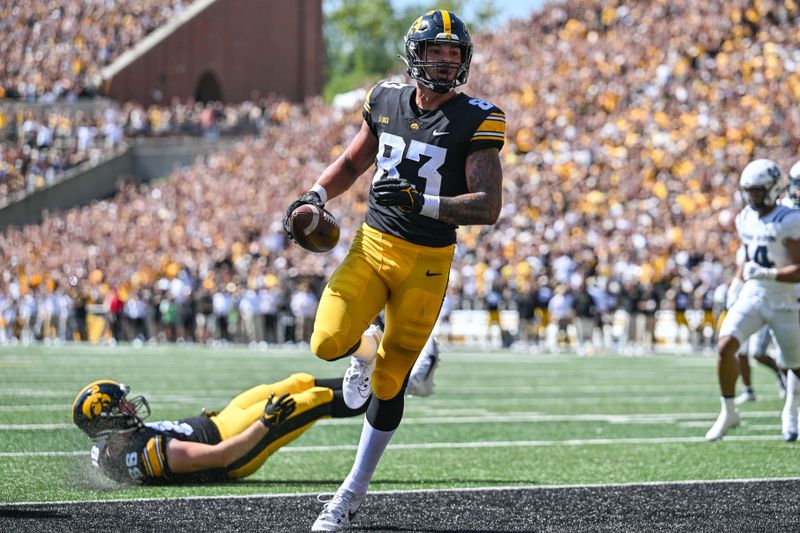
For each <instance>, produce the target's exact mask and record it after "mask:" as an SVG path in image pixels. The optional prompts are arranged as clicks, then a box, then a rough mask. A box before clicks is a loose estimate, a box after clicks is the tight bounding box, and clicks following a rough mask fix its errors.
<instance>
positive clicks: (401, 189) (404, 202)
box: [372, 178, 425, 213]
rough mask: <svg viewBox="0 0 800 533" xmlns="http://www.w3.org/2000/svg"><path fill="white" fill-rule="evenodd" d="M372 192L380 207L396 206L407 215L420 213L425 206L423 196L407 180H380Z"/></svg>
mask: <svg viewBox="0 0 800 533" xmlns="http://www.w3.org/2000/svg"><path fill="white" fill-rule="evenodd" d="M372 190H373V191H374V192H375V202H377V204H378V205H386V206H395V207H397V208H398V209H400V210H401V211H403V212H406V213H419V212H420V211H422V206H423V205H424V204H425V198H424V197H423V196H422V194H421V193H419V192H417V189H415V188H414V186H413V185H412V184H411V182H410V181H408V180H407V179H405V178H387V179H382V180H378V182H377V183H375V185H373V186H372Z"/></svg>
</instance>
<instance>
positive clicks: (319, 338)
mask: <svg viewBox="0 0 800 533" xmlns="http://www.w3.org/2000/svg"><path fill="white" fill-rule="evenodd" d="M311 351H312V352H313V353H314V355H316V356H317V357H319V358H320V359H325V360H326V361H333V360H334V359H338V358H339V357H341V355H342V352H343V351H344V350H343V349H341V348H340V347H339V343H338V342H337V341H336V337H335V336H334V335H332V334H330V333H328V332H327V331H319V330H314V333H312V334H311Z"/></svg>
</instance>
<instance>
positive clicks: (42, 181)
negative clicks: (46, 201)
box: [0, 99, 281, 205]
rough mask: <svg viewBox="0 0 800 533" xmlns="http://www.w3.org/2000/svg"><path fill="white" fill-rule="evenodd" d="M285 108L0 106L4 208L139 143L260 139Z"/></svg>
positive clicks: (267, 104) (0, 198)
mask: <svg viewBox="0 0 800 533" xmlns="http://www.w3.org/2000/svg"><path fill="white" fill-rule="evenodd" d="M280 105H281V103H280V102H275V101H274V100H273V99H261V100H259V101H258V102H250V101H246V102H242V103H240V104H223V103H222V102H208V103H202V102H180V101H177V100H176V101H174V102H172V104H171V105H169V106H161V105H150V106H147V107H144V106H142V105H140V104H136V103H125V104H123V105H121V106H120V105H118V104H116V103H114V102H109V101H102V102H101V103H99V104H98V105H95V106H90V107H86V108H81V107H71V106H41V105H11V106H0V205H2V204H3V203H4V199H13V198H15V197H18V196H19V195H20V193H22V194H24V193H30V192H32V191H35V190H37V189H41V188H42V187H45V186H47V185H51V184H53V183H55V182H57V181H59V180H61V179H63V178H64V173H65V172H67V171H68V170H70V169H72V168H74V167H76V166H78V165H81V164H83V163H85V162H96V161H98V160H100V159H102V158H103V157H105V156H107V155H109V154H113V153H114V152H115V151H116V150H117V149H119V148H120V147H121V146H124V145H126V144H128V143H130V142H133V141H135V139H138V138H142V137H148V138H153V137H167V136H169V137H204V138H207V139H216V138H219V137H221V136H234V135H243V134H258V133H259V132H260V131H261V129H262V128H263V127H264V125H265V124H266V123H267V122H268V121H269V120H270V115H271V114H272V113H274V112H279V109H278V108H279V107H280Z"/></svg>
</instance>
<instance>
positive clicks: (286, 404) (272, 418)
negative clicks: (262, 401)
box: [261, 392, 296, 429]
mask: <svg viewBox="0 0 800 533" xmlns="http://www.w3.org/2000/svg"><path fill="white" fill-rule="evenodd" d="M274 398H275V393H274V392H273V393H272V394H271V395H270V397H269V400H267V405H266V406H265V407H264V416H262V417H261V423H262V424H264V425H265V426H267V427H268V428H269V429H273V428H276V427H278V426H279V425H281V424H282V423H283V422H284V421H286V419H287V418H289V417H290V416H291V415H292V413H294V408H295V406H296V404H295V401H294V398H292V397H291V396H289V393H286V394H284V395H283V396H281V397H280V398H278V401H276V402H273V399H274Z"/></svg>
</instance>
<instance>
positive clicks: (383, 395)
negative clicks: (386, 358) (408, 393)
mask: <svg viewBox="0 0 800 533" xmlns="http://www.w3.org/2000/svg"><path fill="white" fill-rule="evenodd" d="M402 386H403V383H402V382H398V381H397V380H396V379H395V377H394V376H392V375H391V374H389V373H388V372H385V371H383V370H379V369H377V368H376V369H375V372H374V373H373V374H372V394H374V395H375V397H376V398H378V399H379V400H384V401H386V400H391V399H392V398H394V397H395V396H397V395H398V393H400V391H401V389H402Z"/></svg>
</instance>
